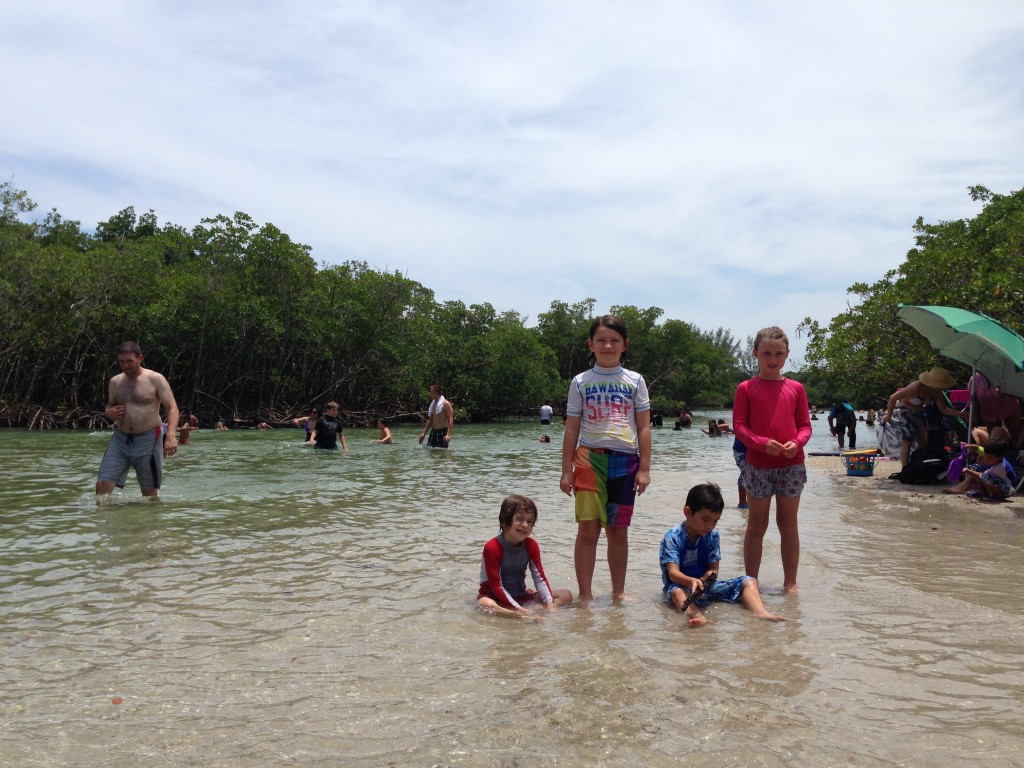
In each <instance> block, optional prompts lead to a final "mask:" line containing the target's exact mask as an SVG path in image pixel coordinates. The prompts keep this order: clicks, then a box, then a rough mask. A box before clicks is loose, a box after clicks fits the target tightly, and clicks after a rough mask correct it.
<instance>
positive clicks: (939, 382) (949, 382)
mask: <svg viewBox="0 0 1024 768" xmlns="http://www.w3.org/2000/svg"><path fill="white" fill-rule="evenodd" d="M917 380H918V381H920V382H921V383H922V384H924V385H925V386H926V387H934V388H935V389H949V388H950V387H952V386H953V385H954V384H956V379H954V378H953V374H951V373H950V372H949V371H947V370H946V369H945V368H932V369H931V370H930V371H925V372H924V373H922V374H921V375H920V376H918V377H917Z"/></svg>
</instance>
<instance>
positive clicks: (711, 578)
mask: <svg viewBox="0 0 1024 768" xmlns="http://www.w3.org/2000/svg"><path fill="white" fill-rule="evenodd" d="M717 580H718V574H717V573H715V572H714V571H708V572H707V573H706V574H704V578H702V579H701V581H703V582H704V589H699V588H698V589H695V590H694V591H693V594H691V595H690V596H689V597H688V598H686V602H685V603H683V607H682V610H684V611H685V610H686V609H687V608H689V607H690V603H692V602H693V601H694V600H696V599H697V598H698V597H701V596H703V595H704V593H705V592H707V591H708V590H709V589H711V585H712V584H714V583H715V582H716V581H717Z"/></svg>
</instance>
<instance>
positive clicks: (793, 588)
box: [782, 584, 800, 595]
mask: <svg viewBox="0 0 1024 768" xmlns="http://www.w3.org/2000/svg"><path fill="white" fill-rule="evenodd" d="M782 591H783V592H784V593H785V594H787V595H798V594H800V587H798V586H797V585H796V584H783V585H782Z"/></svg>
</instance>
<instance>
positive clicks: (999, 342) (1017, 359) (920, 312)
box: [896, 304, 1024, 421]
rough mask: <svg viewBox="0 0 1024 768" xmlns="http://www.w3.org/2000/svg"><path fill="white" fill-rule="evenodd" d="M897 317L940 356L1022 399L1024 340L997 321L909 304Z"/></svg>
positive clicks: (972, 314) (974, 314)
mask: <svg viewBox="0 0 1024 768" xmlns="http://www.w3.org/2000/svg"><path fill="white" fill-rule="evenodd" d="M896 317H897V318H898V319H900V320H902V321H903V322H904V323H906V324H907V325H909V326H910V327H911V328H913V329H914V330H916V331H917V332H918V333H920V334H921V335H922V336H924V337H925V338H926V339H928V343H929V344H931V345H932V348H933V349H934V350H935V351H936V352H938V353H939V354H940V355H942V356H943V357H948V358H950V359H951V360H956V361H957V362H960V363H963V364H964V365H969V366H971V368H972V369H973V371H978V372H980V373H982V374H984V375H985V378H987V379H988V380H989V382H990V383H991V384H992V386H993V387H999V390H1000V391H1001V392H1005V393H1006V394H1008V395H1015V396H1017V397H1024V338H1021V337H1020V336H1019V335H1017V334H1016V333H1014V332H1013V331H1012V330H1010V329H1009V328H1007V327H1006V326H1005V325H1003V324H1002V323H1000V322H999V321H998V320H995V319H993V318H991V317H989V316H987V315H982V314H980V313H978V312H969V311H967V310H966V309H958V308H956V307H923V306H913V305H908V304H900V306H899V309H898V310H897V311H896ZM972 406H973V399H972ZM972 410H973V409H972ZM973 415H974V414H973V412H972V414H971V417H972V421H973Z"/></svg>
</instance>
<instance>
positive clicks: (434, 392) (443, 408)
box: [420, 384, 455, 448]
mask: <svg viewBox="0 0 1024 768" xmlns="http://www.w3.org/2000/svg"><path fill="white" fill-rule="evenodd" d="M454 424H455V411H454V410H453V409H452V404H451V403H449V402H448V401H447V400H445V397H444V395H443V394H441V385H440V384H431V385H430V407H429V408H428V409H427V423H426V424H424V425H423V432H422V433H421V434H420V445H423V438H425V437H427V433H428V432H429V433H430V438H429V439H428V440H427V445H428V446H430V447H431V448H447V447H448V444H449V443H450V442H451V439H452V426H453V425H454Z"/></svg>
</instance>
